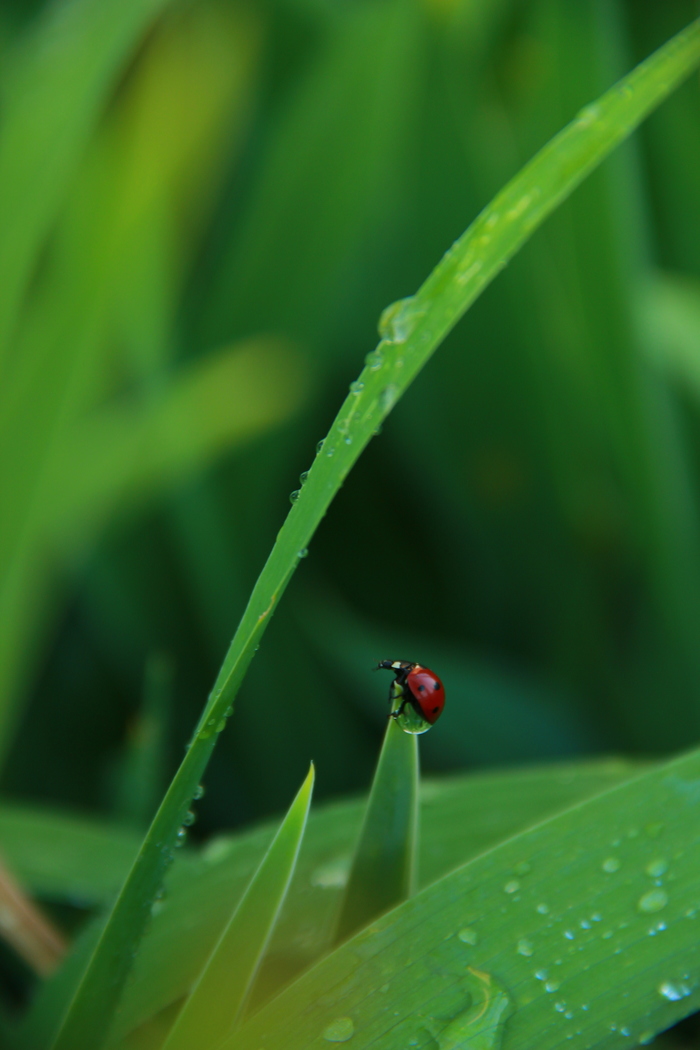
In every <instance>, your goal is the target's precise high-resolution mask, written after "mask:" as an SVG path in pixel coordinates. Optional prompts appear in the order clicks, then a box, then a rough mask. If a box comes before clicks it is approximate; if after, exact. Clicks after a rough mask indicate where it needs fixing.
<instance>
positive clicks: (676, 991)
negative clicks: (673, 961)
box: [658, 981, 690, 1003]
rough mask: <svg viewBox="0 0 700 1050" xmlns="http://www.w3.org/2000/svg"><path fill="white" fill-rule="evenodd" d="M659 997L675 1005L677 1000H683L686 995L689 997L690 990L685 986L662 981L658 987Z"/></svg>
mask: <svg viewBox="0 0 700 1050" xmlns="http://www.w3.org/2000/svg"><path fill="white" fill-rule="evenodd" d="M658 990H659V995H661V996H663V998H664V999H668V1001H669V1002H671V1003H675V1002H677V1001H678V999H684V998H685V996H686V995H690V988H688V986H687V985H685V984H674V983H673V981H663V983H662V984H660V985H659V989H658Z"/></svg>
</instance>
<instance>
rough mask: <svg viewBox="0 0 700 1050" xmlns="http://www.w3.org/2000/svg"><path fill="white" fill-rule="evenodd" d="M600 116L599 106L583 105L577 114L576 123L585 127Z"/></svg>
mask: <svg viewBox="0 0 700 1050" xmlns="http://www.w3.org/2000/svg"><path fill="white" fill-rule="evenodd" d="M599 116H600V107H599V106H595V105H593V106H585V107H584V108H583V109H582V110H581V111H580V112H579V114H578V116H577V118H576V123H577V124H580V125H581V127H584V128H587V127H589V126H590V125H591V124H594V123H595V122H596V120H597V119H598V117H599Z"/></svg>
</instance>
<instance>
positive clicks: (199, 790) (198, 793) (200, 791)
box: [192, 784, 206, 802]
mask: <svg viewBox="0 0 700 1050" xmlns="http://www.w3.org/2000/svg"><path fill="white" fill-rule="evenodd" d="M205 791H206V788H205V787H204V784H198V785H197V787H196V788H195V791H194V795H193V796H192V798H193V799H194V801H195V802H199V800H200V798H204V792H205Z"/></svg>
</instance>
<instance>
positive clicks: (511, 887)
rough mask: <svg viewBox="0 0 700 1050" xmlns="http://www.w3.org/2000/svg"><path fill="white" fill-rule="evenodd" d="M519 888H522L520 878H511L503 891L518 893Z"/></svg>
mask: <svg viewBox="0 0 700 1050" xmlns="http://www.w3.org/2000/svg"><path fill="white" fill-rule="evenodd" d="M519 889H520V883H519V882H518V880H517V879H511V880H510V881H509V882H507V883H506V884H505V886H504V887H503V892H504V893H517V892H518V890H519Z"/></svg>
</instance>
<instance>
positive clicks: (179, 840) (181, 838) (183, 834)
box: [175, 828, 187, 847]
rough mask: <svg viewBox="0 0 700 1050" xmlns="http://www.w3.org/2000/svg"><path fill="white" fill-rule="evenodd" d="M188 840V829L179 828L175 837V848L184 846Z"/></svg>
mask: <svg viewBox="0 0 700 1050" xmlns="http://www.w3.org/2000/svg"><path fill="white" fill-rule="evenodd" d="M186 838H187V829H186V828H178V829H177V835H176V836H175V846H177V847H180V846H184V845H185V840H186Z"/></svg>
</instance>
